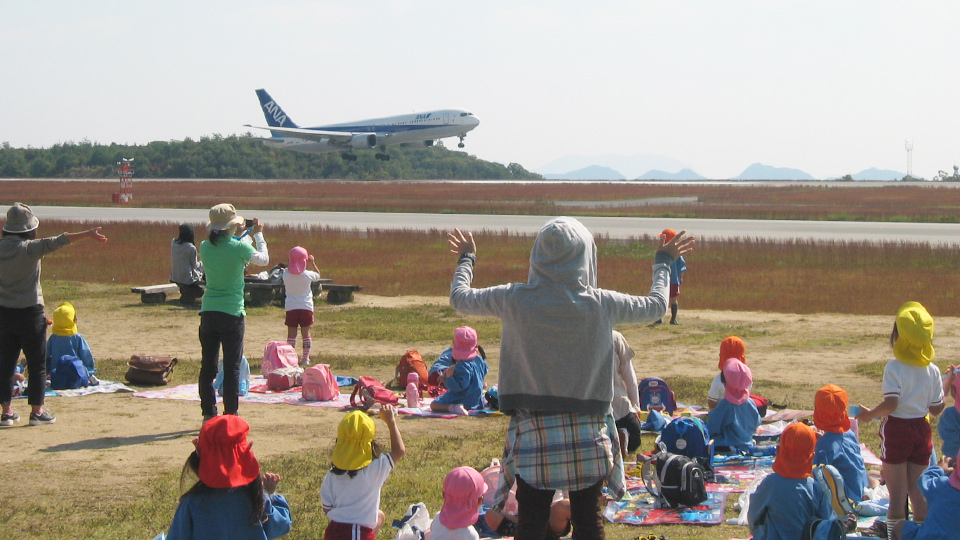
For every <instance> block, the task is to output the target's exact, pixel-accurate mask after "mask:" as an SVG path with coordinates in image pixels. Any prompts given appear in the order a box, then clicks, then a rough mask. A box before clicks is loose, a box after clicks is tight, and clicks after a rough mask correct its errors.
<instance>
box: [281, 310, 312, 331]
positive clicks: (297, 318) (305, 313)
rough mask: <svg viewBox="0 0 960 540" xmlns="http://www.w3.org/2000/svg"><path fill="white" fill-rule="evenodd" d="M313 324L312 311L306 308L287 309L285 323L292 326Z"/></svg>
mask: <svg viewBox="0 0 960 540" xmlns="http://www.w3.org/2000/svg"><path fill="white" fill-rule="evenodd" d="M312 324H313V312H312V311H310V310H308V309H291V310H290V311H287V320H286V325H287V326H290V327H292V328H296V327H297V326H310V325H312Z"/></svg>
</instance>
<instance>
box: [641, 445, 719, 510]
mask: <svg viewBox="0 0 960 540" xmlns="http://www.w3.org/2000/svg"><path fill="white" fill-rule="evenodd" d="M654 460H655V461H656V468H655V469H654V465H653V464H652V462H651V461H647V462H644V464H643V468H642V473H643V481H644V484H645V485H646V486H647V491H648V492H649V493H650V494H652V495H654V496H657V497H658V498H659V499H660V502H661V506H664V505H666V506H669V507H670V508H676V507H678V506H681V505H682V506H696V505H698V504H700V503H702V502H704V501H706V500H707V480H706V476H707V475H706V471H704V468H703V466H702V465H701V464H700V463H698V462H697V460H695V459H691V458H689V457H687V456H681V455H679V454H671V453H670V452H668V451H667V450H666V448H665V447H664V446H663V444H662V443H661V444H660V452H659V453H657V455H656V456H655V458H654Z"/></svg>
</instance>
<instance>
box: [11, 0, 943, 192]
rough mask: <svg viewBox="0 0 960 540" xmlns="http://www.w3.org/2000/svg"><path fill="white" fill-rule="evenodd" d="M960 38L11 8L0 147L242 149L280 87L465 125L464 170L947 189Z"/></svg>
mask: <svg viewBox="0 0 960 540" xmlns="http://www.w3.org/2000/svg"><path fill="white" fill-rule="evenodd" d="M958 21H960V4H958V3H956V2H949V1H936V2H930V1H888V0H862V1H844V0H831V1H821V0H808V1H804V2H800V1H794V2H786V1H776V0H756V1H749V0H721V1H699V2H693V1H685V0H676V1H668V2H664V1H662V0H658V1H647V0H624V1H603V0H600V1H598V2H589V3H588V2H584V1H583V0H576V1H567V0H551V1H546V0H541V1H528V0H502V1H501V0H484V1H478V2H452V1H449V0H409V1H403V0H398V1H380V0H368V1H348V0H344V1H325V0H288V1H283V2H276V1H274V2H269V1H259V2H257V1H249V0H225V1H196V0H193V1H181V0H167V1H164V2H138V1H130V0H126V1H107V0H104V1H94V0H91V1H84V2H77V1H63V0H47V1H15V0H8V1H3V2H0V50H2V54H0V74H2V75H0V76H2V83H0V119H2V120H0V141H7V142H9V143H10V144H11V145H13V146H16V147H23V146H28V145H29V146H34V147H46V146H50V145H52V144H55V143H58V142H65V141H80V140H83V139H87V140H90V141H94V142H100V143H110V142H120V143H140V144H142V143H147V142H149V141H153V140H168V139H182V138H184V137H192V138H199V137H202V136H205V135H211V134H214V133H219V134H222V135H229V134H234V133H243V132H245V131H246V128H244V127H243V124H247V123H250V124H255V125H262V124H263V116H262V114H261V112H260V108H259V105H258V102H257V99H256V96H255V94H254V89H256V88H261V87H263V88H266V89H267V90H268V91H269V92H270V93H271V94H272V95H273V97H274V98H275V99H276V100H277V101H278V102H279V103H280V104H281V106H282V107H283V108H284V109H285V110H286V112H287V113H288V114H289V115H290V116H291V117H292V118H293V119H294V120H296V121H297V122H298V123H300V125H304V126H312V125H319V124H325V123H335V122H342V121H349V120H358V119H362V118H372V117H377V116H386V115H392V114H401V113H406V112H413V111H421V110H428V109H435V108H442V107H458V108H465V109H469V110H470V111H472V112H473V113H474V114H476V116H477V117H478V118H479V119H480V121H481V124H480V126H479V127H478V128H477V129H476V130H474V131H473V132H471V133H470V134H469V136H468V137H467V140H466V143H467V147H466V150H467V151H468V152H469V153H471V154H473V155H476V156H477V157H478V158H481V159H486V160H491V161H498V162H501V163H509V162H517V163H520V164H521V165H523V166H524V167H526V168H528V169H531V170H533V169H537V168H540V167H542V166H543V165H545V164H547V163H549V162H551V161H553V160H555V159H558V158H561V157H564V156H567V155H571V154H581V155H602V154H620V155H634V154H648V155H657V156H664V157H668V158H672V159H675V160H677V161H679V162H681V163H683V164H684V165H685V166H687V167H690V168H692V169H694V170H695V171H696V172H698V173H700V174H701V175H704V176H707V177H710V178H725V177H731V176H736V175H738V174H739V173H740V172H742V171H743V169H745V168H746V167H747V166H748V165H750V164H751V163H755V162H760V163H764V164H766V165H771V166H775V167H791V168H797V169H802V170H804V171H805V172H807V173H810V174H812V175H814V176H815V177H830V176H841V175H844V174H847V173H851V174H852V173H857V172H859V171H861V170H863V169H866V168H868V167H877V168H881V169H893V170H898V171H902V172H906V169H907V154H906V151H905V149H904V142H905V140H906V139H911V140H912V141H913V145H914V152H913V172H914V175H915V176H923V177H926V178H930V177H932V176H934V175H935V174H936V173H937V171H938V170H939V169H944V170H949V169H951V168H952V166H953V165H954V164H955V163H958V164H960V107H958V97H960V62H958V59H960V45H958V44H957V36H958V35H960V26H958ZM455 142H456V140H455V139H451V140H448V141H447V145H448V147H452V148H453V147H455V146H454V144H452V143H455ZM669 172H674V171H669Z"/></svg>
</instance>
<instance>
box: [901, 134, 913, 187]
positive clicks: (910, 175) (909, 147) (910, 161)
mask: <svg viewBox="0 0 960 540" xmlns="http://www.w3.org/2000/svg"><path fill="white" fill-rule="evenodd" d="M903 147H904V148H906V150H907V178H913V141H911V140H905V141H904V143H903Z"/></svg>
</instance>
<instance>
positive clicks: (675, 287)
mask: <svg viewBox="0 0 960 540" xmlns="http://www.w3.org/2000/svg"><path fill="white" fill-rule="evenodd" d="M676 236H677V231H675V230H673V229H664V230H663V232H661V233H660V238H663V241H664V242H669V241H671V240H673V239H674V237H676ZM686 271H687V261H686V259H684V258H683V256H682V255H681V256H679V257H677V258H676V259H675V260H674V261H673V264H671V265H670V324H680V320H679V319H677V312H678V311H680V283H681V282H682V281H683V273H684V272H686ZM658 324H663V319H657V320H656V321H655V322H654V323H653V325H652V326H656V325H658Z"/></svg>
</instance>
